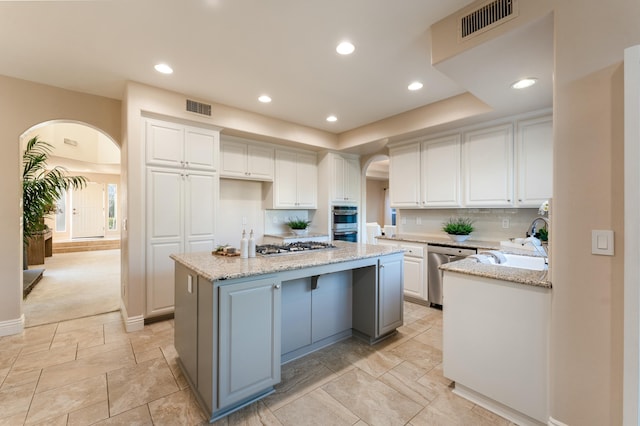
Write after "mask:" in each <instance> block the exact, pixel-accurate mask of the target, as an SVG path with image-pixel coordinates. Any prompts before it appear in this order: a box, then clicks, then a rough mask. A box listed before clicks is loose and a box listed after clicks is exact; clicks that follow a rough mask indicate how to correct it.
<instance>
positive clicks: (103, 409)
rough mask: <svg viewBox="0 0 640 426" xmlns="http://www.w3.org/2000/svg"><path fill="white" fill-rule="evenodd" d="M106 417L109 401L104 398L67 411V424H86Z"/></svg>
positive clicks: (70, 425)
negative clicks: (69, 411) (95, 402)
mask: <svg viewBox="0 0 640 426" xmlns="http://www.w3.org/2000/svg"><path fill="white" fill-rule="evenodd" d="M107 418H109V402H108V401H106V400H105V401H100V402H98V403H97V404H93V405H90V406H88V407H84V408H81V409H79V410H76V411H74V412H72V413H69V420H68V426H88V425H92V424H94V423H95V422H97V421H100V420H104V419H107Z"/></svg>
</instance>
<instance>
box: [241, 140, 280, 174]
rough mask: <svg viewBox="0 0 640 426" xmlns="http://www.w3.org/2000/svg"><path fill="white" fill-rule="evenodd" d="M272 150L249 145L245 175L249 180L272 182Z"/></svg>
mask: <svg viewBox="0 0 640 426" xmlns="http://www.w3.org/2000/svg"><path fill="white" fill-rule="evenodd" d="M273 166H274V160H273V148H269V147H264V146H257V145H249V146H248V148H247V173H249V177H250V178H251V179H256V180H264V181H273Z"/></svg>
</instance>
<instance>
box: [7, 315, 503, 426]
mask: <svg viewBox="0 0 640 426" xmlns="http://www.w3.org/2000/svg"><path fill="white" fill-rule="evenodd" d="M441 327H442V313H441V312H440V311H437V310H433V309H430V308H426V307H423V306H420V305H416V304H412V303H405V325H404V326H403V327H401V328H400V329H399V333H398V334H397V335H396V336H395V337H393V338H390V339H388V340H386V341H384V342H381V343H379V344H378V345H375V346H368V345H366V344H364V343H362V342H360V341H358V340H355V339H349V340H346V341H343V342H340V343H337V344H335V345H333V346H330V347H328V348H325V349H323V350H321V351H318V352H315V353H313V354H311V355H308V356H306V357H304V358H301V359H298V360H295V361H293V362H291V363H289V364H287V365H284V366H283V368H282V382H281V383H280V384H279V385H278V386H277V391H276V392H275V393H274V394H272V395H270V396H268V397H267V398H265V399H263V400H262V401H259V402H257V403H254V404H252V405H250V406H249V407H246V408H244V409H243V410H241V411H239V412H237V413H234V414H231V415H229V416H228V417H226V418H223V419H221V420H219V421H218V422H216V423H215V424H216V425H220V426H227V425H296V426H298V425H323V426H324V425H358V426H364V425H415V426H419V425H510V423H509V422H508V421H506V420H504V419H502V418H500V417H498V416H496V415H494V414H492V413H490V412H488V411H486V410H484V409H483V408H481V407H479V406H476V405H474V404H472V403H470V402H468V401H466V400H464V399H462V398H459V397H457V396H455V395H453V394H452V393H451V388H450V382H449V381H448V380H447V379H445V378H444V377H443V376H442V364H441V363H442V351H441V349H442V328H441ZM176 356H177V354H176V351H175V348H174V347H173V321H172V320H169V321H163V322H158V323H154V324H151V325H148V326H145V327H144V330H142V331H139V332H135V333H126V332H125V331H124V329H123V326H122V321H121V319H120V314H119V313H118V312H114V313H108V314H102V315H95V316H91V317H87V318H81V319H77V320H70V321H64V322H58V323H53V324H47V325H41V326H36V327H31V328H27V329H25V331H24V333H22V334H21V335H16V336H6V337H2V338H0V425H22V424H27V425H134V424H135V425H201V424H206V420H205V417H204V415H203V413H202V412H201V411H200V409H199V408H198V406H197V405H196V402H195V400H194V398H193V395H192V394H191V391H190V390H189V387H188V385H187V382H186V381H185V378H184V377H183V375H182V373H181V371H180V369H179V367H178V366H177V364H176Z"/></svg>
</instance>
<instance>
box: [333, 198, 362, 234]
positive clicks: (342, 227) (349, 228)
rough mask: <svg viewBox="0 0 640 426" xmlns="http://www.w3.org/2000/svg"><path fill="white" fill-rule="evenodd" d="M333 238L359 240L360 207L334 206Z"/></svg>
mask: <svg viewBox="0 0 640 426" xmlns="http://www.w3.org/2000/svg"><path fill="white" fill-rule="evenodd" d="M331 229H332V232H333V239H334V240H340V241H350V242H353V243H357V242H358V207H356V206H333V211H332V227H331Z"/></svg>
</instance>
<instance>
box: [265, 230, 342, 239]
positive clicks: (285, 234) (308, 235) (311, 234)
mask: <svg viewBox="0 0 640 426" xmlns="http://www.w3.org/2000/svg"><path fill="white" fill-rule="evenodd" d="M264 236H265V237H274V238H283V239H284V238H287V239H288V238H320V237H328V236H329V234H326V233H325V234H323V233H321V232H307V233H306V234H302V235H298V234H296V233H294V232H293V231H289V232H283V233H281V234H264Z"/></svg>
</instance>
